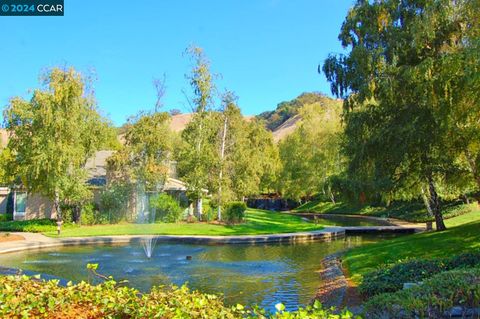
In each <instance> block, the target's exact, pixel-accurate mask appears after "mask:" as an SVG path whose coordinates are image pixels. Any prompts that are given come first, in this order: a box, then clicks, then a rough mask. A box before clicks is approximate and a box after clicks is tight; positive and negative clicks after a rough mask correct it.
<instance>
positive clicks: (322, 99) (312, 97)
mask: <svg viewBox="0 0 480 319" xmlns="http://www.w3.org/2000/svg"><path fill="white" fill-rule="evenodd" d="M329 102H330V98H329V97H327V96H325V95H323V94H321V93H316V92H312V93H302V94H300V95H299V96H297V97H296V98H295V99H293V100H291V101H286V102H281V103H279V104H278V105H277V108H276V109H275V111H267V112H263V113H261V114H259V115H258V116H257V118H258V119H260V120H263V121H265V125H266V127H267V128H268V129H269V130H271V131H274V130H275V129H277V128H278V127H279V126H280V125H282V124H283V123H285V122H286V121H287V120H288V119H290V118H292V117H294V116H295V115H297V114H299V110H300V109H301V108H302V107H303V106H305V105H309V104H315V103H319V104H324V103H325V104H327V103H329Z"/></svg>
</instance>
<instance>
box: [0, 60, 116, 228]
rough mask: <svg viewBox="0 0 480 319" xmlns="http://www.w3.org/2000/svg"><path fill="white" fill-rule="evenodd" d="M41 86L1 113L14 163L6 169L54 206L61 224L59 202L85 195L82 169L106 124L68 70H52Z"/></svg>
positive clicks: (81, 81) (77, 76)
mask: <svg viewBox="0 0 480 319" xmlns="http://www.w3.org/2000/svg"><path fill="white" fill-rule="evenodd" d="M43 84H44V88H43V89H37V90H35V91H34V92H33V97H32V98H31V100H30V101H25V100H23V99H22V98H19V97H16V98H13V99H12V100H11V101H10V104H9V105H8V106H7V108H6V109H5V111H4V120H5V126H6V128H7V130H8V131H9V133H10V140H9V143H8V146H7V147H8V148H9V150H10V151H11V152H12V155H13V158H14V161H13V162H12V163H9V164H10V165H11V167H12V168H13V169H14V171H15V172H16V173H17V174H18V177H19V178H20V180H21V181H22V184H23V185H24V186H25V187H26V188H27V190H28V191H29V192H38V193H41V194H43V195H45V196H46V197H47V198H49V199H51V200H52V201H53V202H54V206H55V210H56V213H57V219H58V221H61V220H62V212H61V208H60V206H61V204H62V203H66V202H69V201H80V200H82V199H84V198H85V197H86V196H89V194H90V192H89V190H88V188H87V185H86V172H85V170H84V165H85V163H86V161H87V159H88V158H89V157H90V156H92V155H93V153H94V152H95V151H96V150H97V149H98V148H99V147H100V146H101V145H102V144H103V142H104V140H105V136H106V135H108V133H107V129H108V126H109V125H108V121H107V120H106V119H104V118H102V117H101V116H100V115H99V114H98V112H97V108H96V103H95V99H94V96H93V92H90V91H87V90H86V89H85V88H86V83H85V80H84V78H83V77H82V75H81V74H80V73H79V72H77V71H75V70H74V69H73V68H70V69H68V70H62V69H59V68H54V69H52V70H51V71H49V72H47V73H46V74H45V75H44V77H43Z"/></svg>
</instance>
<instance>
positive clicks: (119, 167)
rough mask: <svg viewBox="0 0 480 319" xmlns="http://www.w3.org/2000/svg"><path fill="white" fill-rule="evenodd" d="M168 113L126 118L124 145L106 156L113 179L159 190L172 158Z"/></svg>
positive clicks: (143, 114)
mask: <svg viewBox="0 0 480 319" xmlns="http://www.w3.org/2000/svg"><path fill="white" fill-rule="evenodd" d="M169 124H170V116H169V114H168V113H166V112H153V113H140V114H139V115H137V116H136V117H134V118H132V119H130V120H129V123H128V124H127V125H126V132H125V135H124V139H125V145H124V147H123V148H122V149H121V150H120V151H118V152H117V153H115V154H114V155H113V156H112V157H111V158H110V159H109V163H108V164H109V168H110V170H111V172H112V173H113V174H115V175H116V179H117V181H122V182H124V183H130V184H132V183H133V184H136V185H138V186H141V187H142V188H145V189H146V190H161V189H162V187H163V185H164V183H165V181H166V178H167V176H168V172H169V168H170V160H171V159H172V148H173V147H172V138H173V137H172V132H171V131H170V126H169Z"/></svg>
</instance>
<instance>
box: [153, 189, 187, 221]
mask: <svg viewBox="0 0 480 319" xmlns="http://www.w3.org/2000/svg"><path fill="white" fill-rule="evenodd" d="M150 205H152V207H154V208H155V209H156V213H155V220H158V221H162V222H164V223H175V222H177V221H179V220H180V219H181V217H182V213H183V209H182V207H180V204H179V203H178V202H177V201H176V200H175V198H173V197H172V196H170V195H168V194H165V193H162V194H159V195H158V196H155V197H153V198H152V199H150Z"/></svg>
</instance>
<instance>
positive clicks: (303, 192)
mask: <svg viewBox="0 0 480 319" xmlns="http://www.w3.org/2000/svg"><path fill="white" fill-rule="evenodd" d="M299 112H300V115H301V117H302V120H301V122H300V125H299V127H298V128H297V130H296V131H295V132H294V133H293V134H291V135H290V136H288V137H287V138H286V139H284V140H283V141H282V142H281V143H280V157H281V160H282V164H283V170H282V175H281V176H282V181H283V183H282V186H283V187H282V192H283V195H284V196H285V197H287V198H292V199H295V200H299V199H301V198H303V197H310V196H311V195H313V194H316V193H319V192H323V193H324V194H325V195H328V196H329V198H330V199H331V200H332V201H333V202H335V196H334V193H333V192H332V189H331V184H330V178H331V177H332V176H334V175H337V174H339V173H340V172H342V171H343V169H344V160H343V157H342V156H341V155H340V145H341V144H340V138H341V133H342V128H341V125H340V122H341V120H340V115H341V104H340V103H339V102H337V101H331V102H330V103H324V104H320V103H314V104H310V105H305V106H304V107H302V108H301V109H300V111H299Z"/></svg>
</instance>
